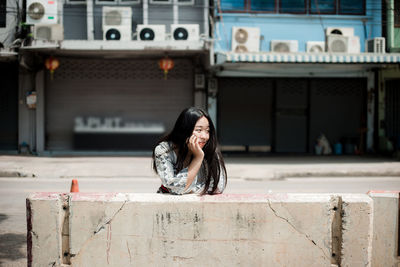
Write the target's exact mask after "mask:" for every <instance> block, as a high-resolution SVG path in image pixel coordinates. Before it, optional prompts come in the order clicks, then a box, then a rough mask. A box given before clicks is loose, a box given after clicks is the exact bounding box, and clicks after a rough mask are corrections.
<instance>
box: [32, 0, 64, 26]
mask: <svg viewBox="0 0 400 267" xmlns="http://www.w3.org/2000/svg"><path fill="white" fill-rule="evenodd" d="M57 2H58V1H56V0H27V1H26V24H56V23H57V22H58V16H57V14H58V10H57Z"/></svg>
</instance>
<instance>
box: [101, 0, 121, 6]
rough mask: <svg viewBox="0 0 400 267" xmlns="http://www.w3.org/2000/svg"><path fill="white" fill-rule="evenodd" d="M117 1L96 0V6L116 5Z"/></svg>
mask: <svg viewBox="0 0 400 267" xmlns="http://www.w3.org/2000/svg"><path fill="white" fill-rule="evenodd" d="M116 4H117V0H96V5H116Z"/></svg>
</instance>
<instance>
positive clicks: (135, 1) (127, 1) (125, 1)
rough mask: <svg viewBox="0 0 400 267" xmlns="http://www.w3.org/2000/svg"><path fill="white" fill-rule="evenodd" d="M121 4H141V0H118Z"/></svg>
mask: <svg viewBox="0 0 400 267" xmlns="http://www.w3.org/2000/svg"><path fill="white" fill-rule="evenodd" d="M118 3H119V4H120V5H127V4H140V0H118Z"/></svg>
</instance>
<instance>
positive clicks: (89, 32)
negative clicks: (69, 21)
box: [86, 0, 94, 41]
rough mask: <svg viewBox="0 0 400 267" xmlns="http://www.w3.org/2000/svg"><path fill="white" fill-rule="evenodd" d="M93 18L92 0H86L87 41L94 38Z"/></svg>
mask: <svg viewBox="0 0 400 267" xmlns="http://www.w3.org/2000/svg"><path fill="white" fill-rule="evenodd" d="M93 19H94V10H93V0H86V21H87V39H88V41H93V40H94V26H93Z"/></svg>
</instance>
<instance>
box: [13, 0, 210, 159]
mask: <svg viewBox="0 0 400 267" xmlns="http://www.w3.org/2000/svg"><path fill="white" fill-rule="evenodd" d="M25 8H26V12H27V15H26V25H27V27H28V28H29V29H30V32H31V33H30V34H29V35H27V36H25V39H24V40H23V42H22V45H21V47H20V48H19V54H18V55H19V60H18V72H19V74H18V79H17V80H16V81H18V86H19V88H18V91H16V92H18V102H17V103H18V111H17V112H16V114H17V116H18V119H17V120H15V121H17V122H18V138H17V140H18V141H17V143H18V146H19V149H20V150H24V151H25V150H28V151H30V152H36V153H38V154H42V153H57V152H62V153H64V152H68V151H69V152H71V151H150V150H151V148H152V147H153V146H154V144H155V142H156V141H157V140H158V139H159V138H160V137H161V136H162V135H164V134H165V133H166V132H168V131H169V130H170V129H171V128H172V126H173V123H174V122H175V119H176V118H177V116H178V115H179V112H180V111H181V110H182V109H183V108H185V107H187V106H193V105H195V106H199V107H205V105H206V92H205V70H206V69H207V68H208V66H209V60H210V56H209V47H210V38H209V24H210V23H209V21H208V18H209V5H208V1H203V0H190V1H185V0H182V1H181V0H176V1H175V0H174V1H159V0H149V1H147V0H144V1H124V0H114V1H101V0H93V1H76V0H67V1H41V0H32V1H30V0H28V1H27V3H26V6H25ZM10 102H11V101H10Z"/></svg>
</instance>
